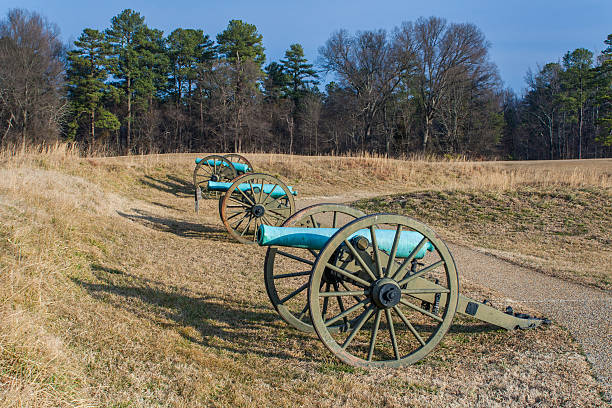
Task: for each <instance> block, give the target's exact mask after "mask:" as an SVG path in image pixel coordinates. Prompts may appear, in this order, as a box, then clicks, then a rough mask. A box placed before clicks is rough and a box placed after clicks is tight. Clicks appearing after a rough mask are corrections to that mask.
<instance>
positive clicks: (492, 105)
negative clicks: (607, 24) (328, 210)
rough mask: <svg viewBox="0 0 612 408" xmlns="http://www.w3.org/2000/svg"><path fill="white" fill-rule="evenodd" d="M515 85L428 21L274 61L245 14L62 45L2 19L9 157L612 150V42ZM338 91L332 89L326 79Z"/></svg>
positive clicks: (19, 15)
mask: <svg viewBox="0 0 612 408" xmlns="http://www.w3.org/2000/svg"><path fill="white" fill-rule="evenodd" d="M602 40H603V42H604V43H605V46H606V48H605V49H604V50H603V51H602V52H601V54H600V55H597V56H596V55H594V53H593V52H592V51H590V50H588V49H585V48H578V49H576V50H573V51H568V52H567V53H566V54H565V55H563V56H560V60H559V61H557V62H550V63H548V64H545V65H544V66H542V67H538V68H537V69H536V70H535V71H533V72H531V71H530V72H528V73H527V74H526V91H525V93H524V94H523V95H517V94H516V93H515V92H513V91H512V90H509V89H504V88H503V83H502V81H501V78H500V77H499V73H498V69H497V66H496V65H495V63H494V62H493V61H491V59H490V56H489V47H490V44H489V43H488V42H487V40H486V38H485V36H484V34H483V33H482V31H481V30H480V29H479V28H478V27H476V26H475V25H473V24H469V23H462V24H457V23H449V22H447V21H446V20H445V19H443V18H439V17H429V18H419V19H417V20H415V21H412V22H404V23H402V24H400V25H399V26H398V27H396V28H395V29H393V30H390V31H386V30H382V29H381V30H371V31H358V32H356V33H350V32H347V31H346V30H338V31H336V32H334V33H333V34H332V35H331V36H330V38H329V39H328V40H327V42H326V43H325V44H323V45H322V46H321V47H320V48H319V58H318V59H317V61H316V64H315V63H314V62H310V61H308V60H307V59H306V58H305V56H304V50H303V48H302V46H301V45H300V44H298V43H294V44H290V45H289V46H288V49H287V51H286V53H285V57H284V58H283V59H281V60H279V61H272V62H269V63H267V64H266V56H265V49H264V46H263V36H262V35H261V34H260V33H258V31H257V28H256V27H255V26H254V25H252V24H248V23H247V22H244V21H241V20H231V21H230V22H229V24H228V25H227V28H226V29H225V30H224V31H223V32H221V33H218V34H217V35H216V36H215V37H214V39H212V38H211V35H210V34H207V33H205V32H204V31H203V30H202V29H192V28H177V29H175V30H174V31H172V32H171V33H170V34H168V35H164V33H163V32H162V31H160V30H158V29H154V28H151V27H148V26H147V24H146V23H145V18H144V16H141V15H140V14H139V13H138V12H136V11H133V10H130V9H126V10H124V11H122V12H121V13H120V14H118V15H117V16H115V17H113V18H112V20H111V21H110V25H109V27H108V28H106V29H105V30H103V31H99V30H95V29H90V28H85V29H84V30H83V32H82V33H81V35H80V36H79V38H78V39H77V40H76V41H75V42H74V43H73V44H69V45H66V44H63V43H62V41H61V39H60V33H59V30H58V28H57V26H56V25H55V24H53V23H51V22H49V21H47V20H46V19H45V18H44V17H43V16H40V15H39V14H37V13H34V12H29V11H26V10H21V9H13V10H9V11H8V13H7V15H6V16H5V17H4V19H2V20H1V21H0V147H2V148H7V147H13V148H14V147H18V146H26V145H31V144H44V143H51V142H56V141H71V142H76V143H77V144H78V146H79V147H80V148H81V149H82V150H83V151H84V152H86V153H87V152H104V153H105V154H141V153H165V152H178V151H185V152H187V151H222V152H230V151H236V152H253V151H258V152H278V153H289V154H306V155H328V154H360V153H366V152H367V153H370V154H378V155H387V156H391V157H402V156H406V155H409V154H413V153H421V152H424V153H427V154H436V155H451V156H456V155H463V156H467V157H470V158H503V159H517V160H518V159H569V158H595V157H611V156H612V34H610V35H608V37H607V39H602ZM322 73H330V74H332V76H333V78H334V81H332V82H329V83H323V82H321V78H320V77H321V76H322V75H321V74H322Z"/></svg>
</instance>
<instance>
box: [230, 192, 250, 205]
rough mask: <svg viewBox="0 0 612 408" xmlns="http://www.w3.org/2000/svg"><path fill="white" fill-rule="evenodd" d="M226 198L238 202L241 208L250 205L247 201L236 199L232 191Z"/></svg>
mask: <svg viewBox="0 0 612 408" xmlns="http://www.w3.org/2000/svg"><path fill="white" fill-rule="evenodd" d="M228 199H230V200H231V201H233V202H235V203H238V204H240V205H241V206H242V207H243V208H249V207H251V205H249V204H248V203H245V202H244V201H241V200H238V199H237V198H235V197H234V193H232V194H230V196H229V197H228Z"/></svg>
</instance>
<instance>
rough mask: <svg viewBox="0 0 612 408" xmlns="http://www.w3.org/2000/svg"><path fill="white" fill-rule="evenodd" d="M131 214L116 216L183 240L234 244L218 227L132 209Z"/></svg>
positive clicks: (225, 232) (221, 228) (223, 230)
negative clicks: (205, 240) (190, 239)
mask: <svg viewBox="0 0 612 408" xmlns="http://www.w3.org/2000/svg"><path fill="white" fill-rule="evenodd" d="M132 211H133V214H128V213H124V212H121V211H117V214H118V215H120V216H121V217H123V218H127V219H128V220H130V221H134V222H137V223H139V224H141V225H144V226H145V227H147V228H151V229H154V230H156V231H162V232H169V233H171V234H174V235H177V236H179V237H183V238H206V239H210V240H213V241H221V242H235V241H233V240H232V239H231V238H230V237H229V235H227V231H226V230H225V229H224V228H223V227H221V226H219V227H217V226H214V225H209V224H200V223H195V222H190V221H184V220H180V219H176V218H167V217H160V216H158V215H156V214H152V213H150V212H148V211H145V210H140V209H138V208H132Z"/></svg>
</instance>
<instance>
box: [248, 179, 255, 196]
mask: <svg viewBox="0 0 612 408" xmlns="http://www.w3.org/2000/svg"><path fill="white" fill-rule="evenodd" d="M249 187H250V188H251V194H252V195H253V198H255V190H253V183H251V180H249Z"/></svg>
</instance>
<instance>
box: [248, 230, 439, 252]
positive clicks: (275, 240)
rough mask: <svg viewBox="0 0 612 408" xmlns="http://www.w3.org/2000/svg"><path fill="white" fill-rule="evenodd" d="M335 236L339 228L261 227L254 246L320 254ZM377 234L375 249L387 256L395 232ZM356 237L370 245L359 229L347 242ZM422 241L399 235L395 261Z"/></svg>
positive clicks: (428, 248)
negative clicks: (316, 251) (293, 249)
mask: <svg viewBox="0 0 612 408" xmlns="http://www.w3.org/2000/svg"><path fill="white" fill-rule="evenodd" d="M336 232H338V228H303V227H272V226H269V225H260V226H259V230H258V231H257V243H258V244H259V245H261V246H272V245H275V246H283V247H292V248H305V249H314V250H320V249H323V247H324V246H325V244H326V243H327V241H329V239H330V238H331V237H332V235H334V234H335V233H336ZM374 233H375V234H376V242H377V243H378V248H379V249H381V250H383V251H385V252H387V253H389V252H390V251H391V248H392V246H393V240H394V239H395V230H382V229H378V230H374ZM356 236H362V237H365V238H367V239H368V241H369V242H370V244H372V238H371V236H370V230H369V229H362V230H359V231H357V232H355V233H354V234H352V235H351V236H350V237H349V238H348V239H349V241H350V240H351V239H353V238H354V237H356ZM422 239H423V235H421V234H419V233H418V232H416V231H402V232H401V235H400V240H399V243H398V245H397V253H396V255H395V256H396V257H397V258H407V257H408V256H410V253H411V252H412V251H413V250H414V248H416V247H417V245H419V242H421V240H422ZM433 250H434V247H433V245H432V244H431V243H430V242H427V243H426V244H425V245H424V246H423V248H422V249H421V250H420V251H419V252H418V253H417V254H416V256H415V258H417V259H421V258H423V257H424V256H425V254H426V251H433Z"/></svg>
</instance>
